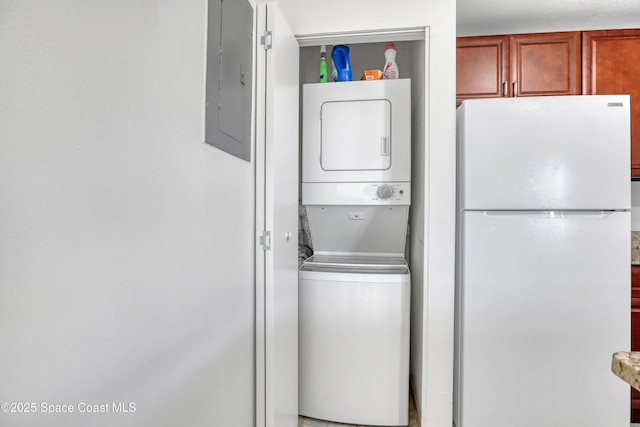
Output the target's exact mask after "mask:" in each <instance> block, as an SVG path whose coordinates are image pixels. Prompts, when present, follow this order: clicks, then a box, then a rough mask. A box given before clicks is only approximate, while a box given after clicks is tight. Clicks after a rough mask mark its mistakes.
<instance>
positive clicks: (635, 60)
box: [582, 29, 640, 177]
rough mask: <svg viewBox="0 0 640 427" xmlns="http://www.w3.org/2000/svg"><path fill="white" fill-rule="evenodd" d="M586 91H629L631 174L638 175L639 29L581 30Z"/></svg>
mask: <svg viewBox="0 0 640 427" xmlns="http://www.w3.org/2000/svg"><path fill="white" fill-rule="evenodd" d="M582 45H583V51H582V90H583V92H584V93H585V94H629V95H631V176H632V177H640V78H639V76H640V29H634V30H602V31H585V32H583V34H582Z"/></svg>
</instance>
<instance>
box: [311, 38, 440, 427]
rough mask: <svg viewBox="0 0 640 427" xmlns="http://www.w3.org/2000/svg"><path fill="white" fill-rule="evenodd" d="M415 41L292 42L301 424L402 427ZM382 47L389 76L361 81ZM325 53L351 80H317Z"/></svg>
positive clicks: (418, 61) (420, 81)
mask: <svg viewBox="0 0 640 427" xmlns="http://www.w3.org/2000/svg"><path fill="white" fill-rule="evenodd" d="M425 39H426V36H425V31H424V29H416V30H410V31H405V32H399V31H396V32H394V31H387V32H381V33H380V32H377V33H362V34H358V35H353V34H343V35H340V34H337V35H328V36H322V35H320V36H313V37H300V38H298V42H299V43H300V45H301V47H300V104H299V105H300V107H299V110H300V123H299V124H300V150H299V152H300V162H299V166H300V178H301V179H300V190H299V200H300V209H299V212H300V230H299V240H300V241H299V247H300V251H299V255H300V256H299V259H300V261H301V267H300V270H299V274H298V292H299V307H298V309H299V342H298V349H299V371H298V375H299V390H298V398H299V412H300V414H301V415H304V416H309V417H312V418H319V419H325V420H329V421H334V422H342V423H350V424H367V425H407V424H408V399H409V387H410V385H409V373H410V366H409V364H410V324H411V323H412V321H414V322H422V318H421V314H422V307H421V304H422V294H423V293H422V289H421V287H422V281H421V280H416V281H415V282H414V281H412V280H411V273H410V271H411V270H412V263H413V264H414V266H415V267H416V270H417V271H418V272H419V274H422V270H423V266H422V265H421V260H420V259H418V260H412V259H411V246H412V245H411V243H412V240H416V241H417V240H418V239H421V237H418V236H412V232H413V230H414V228H413V227H412V226H411V225H412V216H414V215H415V216H416V217H417V218H421V217H422V216H423V209H424V197H423V194H424V174H425V172H424V160H423V159H424V156H425V151H424V141H425V134H426V131H427V130H426V125H425V99H426V96H425V89H424V88H425V85H424V83H425V81H426V79H425V42H426V40H425ZM390 41H392V42H393V43H394V45H395V49H396V51H397V56H396V63H397V64H398V69H399V79H397V80H361V78H363V75H364V72H365V70H371V69H377V70H382V68H383V66H384V63H385V56H384V52H385V48H386V47H387V43H388V42H390ZM334 44H340V45H346V46H347V47H348V49H349V60H350V65H351V70H352V81H351V82H342V81H339V82H334V81H332V79H331V76H329V79H328V82H327V83H318V80H319V64H320V55H321V48H320V46H321V45H326V51H327V64H328V67H327V68H328V70H329V74H330V73H331V50H332V47H333V45H334ZM422 227H423V225H422V224H419V226H418V227H417V230H418V231H419V232H420V233H422V232H423V230H422ZM311 248H312V250H311ZM311 253H313V255H312V256H311V257H309V258H308V259H305V258H306V257H307V256H308V255H310V254H311ZM303 260H304V262H303ZM416 263H420V265H417V264H416ZM412 296H413V298H414V300H413V301H412V299H411V298H412ZM412 306H414V310H413V311H414V312H415V315H412V314H411V312H412V308H411V307H412ZM411 329H412V330H416V331H420V330H421V327H416V328H411ZM417 338H418V341H419V342H420V343H421V342H422V337H421V336H417Z"/></svg>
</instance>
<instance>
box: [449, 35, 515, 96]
mask: <svg viewBox="0 0 640 427" xmlns="http://www.w3.org/2000/svg"><path fill="white" fill-rule="evenodd" d="M456 59H457V63H456V73H457V74H456V88H457V89H456V98H457V101H458V104H459V103H460V102H462V100H463V99H471V98H496V97H501V96H510V95H511V94H510V92H509V85H508V82H507V80H508V78H509V36H488V37H460V38H458V40H457V45H456Z"/></svg>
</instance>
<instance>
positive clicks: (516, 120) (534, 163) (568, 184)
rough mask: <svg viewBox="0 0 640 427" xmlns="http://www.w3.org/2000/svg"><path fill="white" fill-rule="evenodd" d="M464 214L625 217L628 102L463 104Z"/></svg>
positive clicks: (623, 98) (564, 99)
mask: <svg viewBox="0 0 640 427" xmlns="http://www.w3.org/2000/svg"><path fill="white" fill-rule="evenodd" d="M458 126H459V127H458V144H459V147H458V148H459V162H460V164H459V171H460V176H459V182H460V185H461V190H462V191H461V193H460V208H461V209H467V210H468V209H471V210H476V209H481V210H482V209H532V210H535V209H629V208H630V204H631V202H630V197H629V194H630V172H629V171H630V167H629V164H630V148H629V147H630V145H629V144H630V142H629V141H630V136H629V135H630V131H629V97H628V96H627V95H593V96H559V97H556V96H545V97H527V98H501V99H478V100H469V101H464V102H463V104H462V106H461V107H460V109H459V110H458Z"/></svg>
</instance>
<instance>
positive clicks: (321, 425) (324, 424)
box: [298, 396, 640, 427]
mask: <svg viewBox="0 0 640 427" xmlns="http://www.w3.org/2000/svg"><path fill="white" fill-rule="evenodd" d="M298 427H365V426H361V425H355V424H342V423H334V422H330V421H322V420H316V419H314V418H307V417H298ZM408 427H420V421H419V419H418V411H417V410H416V405H415V403H414V401H413V396H411V398H410V399H409V426H408ZM639 427H640V426H639Z"/></svg>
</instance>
